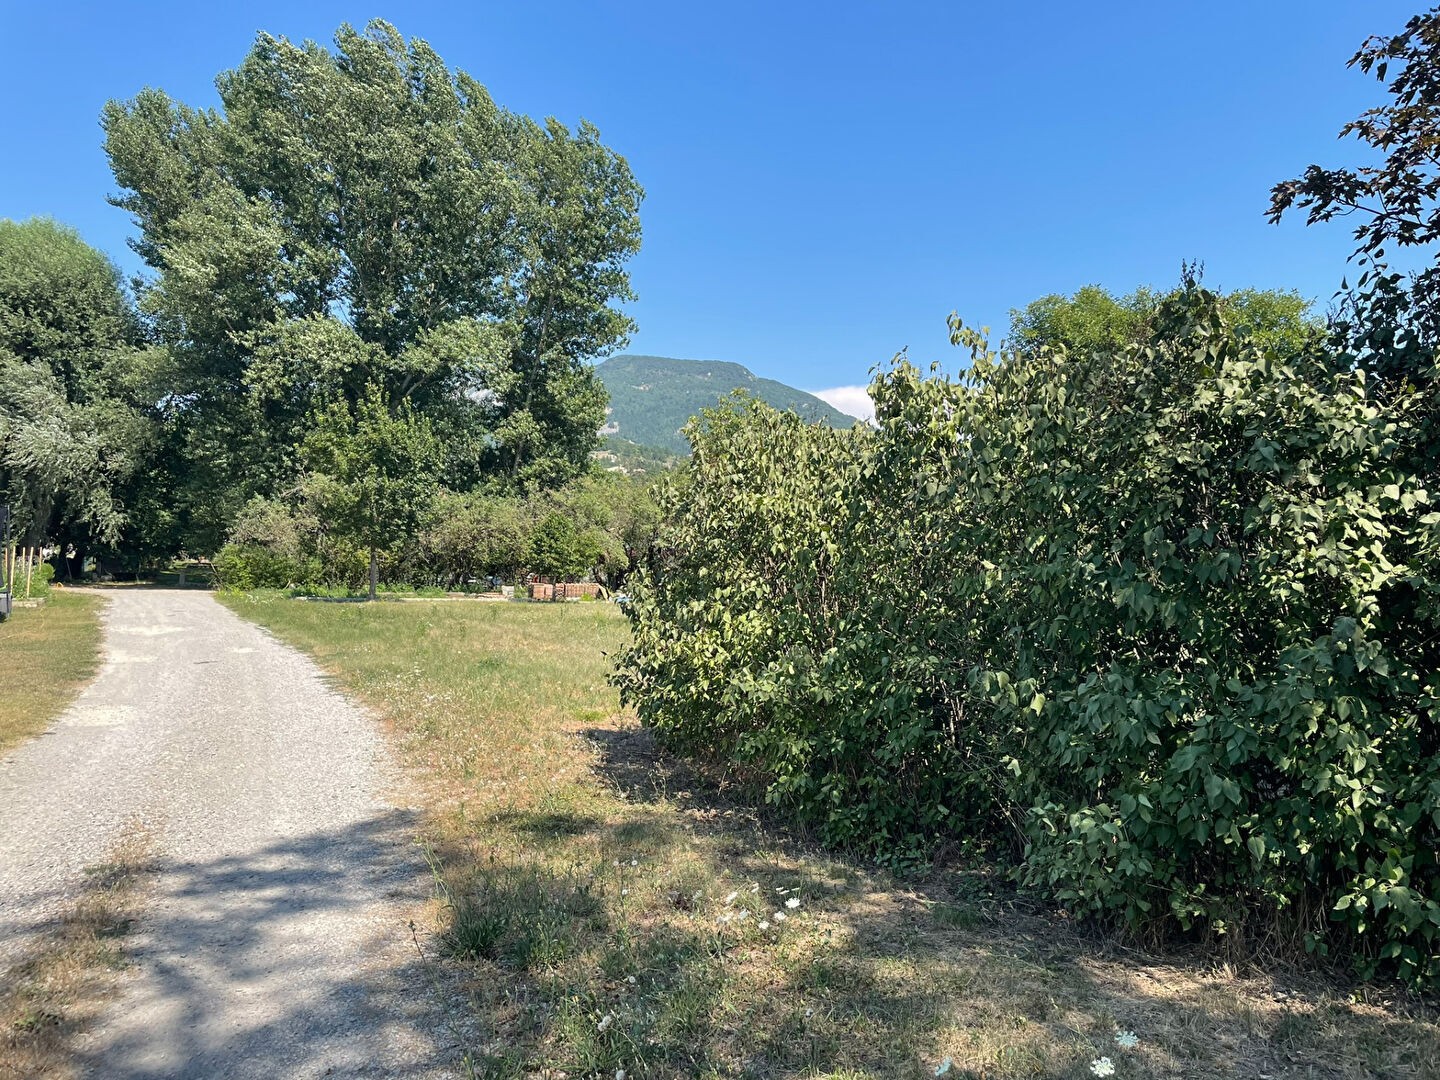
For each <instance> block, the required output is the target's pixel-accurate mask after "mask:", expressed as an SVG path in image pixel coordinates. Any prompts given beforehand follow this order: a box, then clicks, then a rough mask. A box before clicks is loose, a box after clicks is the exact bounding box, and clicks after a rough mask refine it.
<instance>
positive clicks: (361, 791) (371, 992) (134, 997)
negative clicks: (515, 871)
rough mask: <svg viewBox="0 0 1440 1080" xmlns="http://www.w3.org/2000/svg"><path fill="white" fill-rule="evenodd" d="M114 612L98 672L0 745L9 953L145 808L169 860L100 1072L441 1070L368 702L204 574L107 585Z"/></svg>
mask: <svg viewBox="0 0 1440 1080" xmlns="http://www.w3.org/2000/svg"><path fill="white" fill-rule="evenodd" d="M104 623H105V643H106V659H105V663H104V667H103V668H102V669H101V671H100V673H99V675H98V677H97V678H96V680H95V682H94V683H93V684H92V685H91V686H90V687H89V688H88V689H87V690H86V691H85V692H84V693H83V694H82V695H81V696H80V697H79V698H78V699H77V700H76V702H75V703H74V705H73V706H72V707H71V708H70V709H69V710H68V711H67V712H66V713H65V714H64V716H62V717H61V719H60V720H59V721H58V722H57V723H56V725H55V726H54V727H53V728H52V729H51V730H50V731H48V732H47V733H45V734H44V735H42V736H40V737H38V738H36V739H34V740H32V741H31V742H29V743H27V744H26V745H24V746H22V747H20V748H19V749H18V750H16V751H14V752H12V753H11V754H10V755H9V756H8V757H6V758H5V759H4V760H3V761H0V971H3V969H4V967H5V966H7V965H8V964H9V963H11V962H12V961H13V960H14V959H15V958H16V957H17V956H20V955H22V954H23V952H24V951H25V950H26V949H27V948H29V947H31V946H32V945H33V943H34V941H35V939H36V934H37V933H40V932H41V931H43V929H44V928H45V926H46V925H47V924H48V923H50V922H51V921H52V920H54V919H55V918H56V916H57V914H58V913H60V912H62V911H63V910H64V909H65V907H66V905H67V904H68V903H69V902H71V901H72V900H73V898H74V897H75V896H76V895H77V893H78V892H79V890H80V889H81V888H82V886H83V884H84V879H85V869H86V867H88V866H93V865H95V864H98V863H101V862H103V861H104V860H105V859H106V857H107V854H108V853H109V852H110V851H112V850H114V849H115V848H116V846H117V845H118V844H119V843H120V841H122V840H123V839H124V838H125V837H126V836H127V835H130V834H132V833H134V832H136V831H144V832H147V833H148V835H149V837H150V842H151V845H152V848H151V850H152V852H153V855H154V857H155V861H156V865H157V867H158V872H157V874H156V875H155V879H154V881H153V882H152V883H151V885H150V887H149V891H148V899H147V901H146V904H145V913H144V915H143V916H142V919H141V925H140V927H139V929H138V932H137V934H136V936H135V938H134V939H133V941H132V942H131V943H130V944H131V951H132V956H133V961H134V963H133V968H132V970H131V971H130V972H128V973H127V974H126V975H124V976H122V980H121V989H120V992H119V994H118V996H117V998H116V1000H114V1002H113V1003H112V1004H111V1005H110V1006H108V1007H107V1009H106V1012H105V1014H104V1016H103V1019H102V1021H101V1022H100V1023H99V1024H97V1025H96V1026H95V1027H94V1028H93V1029H92V1030H91V1031H90V1032H89V1033H88V1034H87V1035H86V1036H85V1037H84V1040H83V1044H82V1046H81V1048H80V1050H81V1061H82V1066H83V1068H84V1070H85V1071H86V1072H87V1073H88V1074H89V1075H92V1076H95V1077H104V1078H106V1080H138V1078H141V1077H144V1078H147V1080H158V1078H160V1077H197V1078H198V1077H206V1078H210V1077H215V1078H219V1077H247V1078H248V1077H256V1078H259V1077H265V1078H267V1080H268V1078H278V1077H287V1078H288V1077H312V1076H327V1077H361V1076H363V1077H399V1076H404V1077H431V1076H444V1075H449V1072H448V1070H447V1068H446V1065H447V1062H449V1061H450V1060H451V1058H452V1057H453V1049H452V1047H451V1045H450V1043H451V1040H450V1039H449V1038H448V1037H447V1035H446V1027H445V1024H444V1023H443V1021H442V1017H441V1016H440V1015H439V1014H438V1012H437V1011H436V1008H435V1006H434V1003H433V1000H432V995H431V993H430V991H429V981H428V978H427V974H426V971H425V969H424V966H423V965H422V964H421V963H420V962H419V959H418V957H417V954H416V952H415V949H414V946H413V944H412V943H411V941H410V936H409V929H408V926H407V920H408V917H409V914H410V912H411V910H412V907H411V906H412V905H413V904H414V903H415V902H417V901H418V900H419V899H420V898H422V897H423V895H424V889H425V874H424V869H425V868H424V865H423V860H422V859H421V857H420V854H419V852H418V851H417V850H416V848H415V847H414V844H413V832H414V829H413V821H412V815H411V814H410V812H408V811H407V810H405V809H404V808H403V807H400V806H396V805H395V804H394V803H393V802H392V801H391V799H392V796H391V793H392V791H393V788H394V782H395V773H394V772H393V770H392V768H391V764H390V761H389V759H388V756H387V751H386V747H385V744H384V741H383V738H382V735H381V733H380V731H379V730H378V729H377V727H376V725H375V723H374V722H373V721H372V720H371V719H370V718H369V717H367V716H366V715H365V714H364V713H362V712H361V711H360V710H359V709H357V708H356V707H355V706H353V705H352V704H351V703H349V702H348V701H347V700H346V699H345V698H344V697H342V696H341V695H340V694H339V693H337V692H336V691H334V690H333V689H331V688H330V687H329V686H327V685H326V683H325V682H324V680H323V679H322V677H321V675H320V673H319V671H318V670H317V669H316V667H315V666H314V664H313V663H312V662H311V661H310V660H309V659H307V658H306V657H304V656H302V655H300V654H299V653H297V652H295V651H294V650H292V649H290V648H288V647H286V646H284V645H281V644H280V643H278V642H277V641H275V640H274V639H273V638H271V637H270V636H269V635H267V634H266V633H264V632H263V631H261V630H260V629H258V628H257V627H255V626H252V625H251V624H249V623H247V622H245V621H244V620H242V619H239V618H237V617H236V616H235V615H233V614H232V613H231V612H229V611H228V610H226V609H225V608H224V607H222V606H221V605H220V604H218V603H217V602H216V601H215V600H214V598H213V597H212V596H210V595H209V594H208V593H205V592H185V591H162V590H115V591H114V592H112V593H110V594H109V606H108V607H107V609H106V612H105V615H104Z"/></svg>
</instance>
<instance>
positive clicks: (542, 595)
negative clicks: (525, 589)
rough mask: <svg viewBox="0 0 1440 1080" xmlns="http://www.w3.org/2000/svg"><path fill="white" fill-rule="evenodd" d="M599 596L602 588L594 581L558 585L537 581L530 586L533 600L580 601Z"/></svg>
mask: <svg viewBox="0 0 1440 1080" xmlns="http://www.w3.org/2000/svg"><path fill="white" fill-rule="evenodd" d="M599 595H600V586H599V585H598V584H596V583H595V582H593V581H562V582H560V583H559V584H558V585H547V584H545V583H544V582H540V581H537V582H536V583H535V584H533V585H531V586H530V599H531V600H579V599H580V598H581V597H582V596H588V597H590V598H591V599H592V600H593V599H595V598H596V597H598V596H599Z"/></svg>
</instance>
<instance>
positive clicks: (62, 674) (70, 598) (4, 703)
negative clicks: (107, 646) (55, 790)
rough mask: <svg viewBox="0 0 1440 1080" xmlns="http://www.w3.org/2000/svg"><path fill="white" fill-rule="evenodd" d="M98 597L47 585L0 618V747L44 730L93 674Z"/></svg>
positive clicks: (3, 748)
mask: <svg viewBox="0 0 1440 1080" xmlns="http://www.w3.org/2000/svg"><path fill="white" fill-rule="evenodd" d="M103 603H104V601H103V600H102V599H101V598H100V597H98V596H95V595H93V594H87V593H78V592H72V591H67V590H63V589H52V590H51V591H50V596H49V599H48V600H46V602H45V604H44V605H43V606H41V607H34V608H31V607H20V608H16V609H15V611H14V612H13V613H12V614H11V616H10V618H8V619H6V620H5V621H4V622H3V623H0V753H4V752H5V751H7V750H9V749H11V748H13V747H14V746H17V745H18V744H19V743H21V742H23V741H24V740H26V739H28V738H30V737H31V736H32V735H35V734H36V733H38V732H41V731H43V730H45V728H46V727H47V726H48V725H49V723H50V722H51V721H52V720H54V719H55V717H56V716H58V715H59V714H60V712H61V710H63V709H64V708H65V706H66V705H68V704H69V703H70V701H71V700H72V699H73V698H74V696H75V694H76V693H77V692H78V691H79V690H80V688H81V687H82V686H84V685H85V683H86V682H88V681H89V679H90V677H91V676H93V675H94V674H95V670H96V668H97V667H98V664H99V657H100V619H99V612H100V606H101V604H103Z"/></svg>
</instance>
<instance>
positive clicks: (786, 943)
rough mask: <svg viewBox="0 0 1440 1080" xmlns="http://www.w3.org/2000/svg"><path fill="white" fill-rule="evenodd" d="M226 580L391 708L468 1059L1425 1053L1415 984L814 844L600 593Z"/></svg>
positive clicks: (919, 1064) (245, 610) (1312, 1069)
mask: <svg viewBox="0 0 1440 1080" xmlns="http://www.w3.org/2000/svg"><path fill="white" fill-rule="evenodd" d="M226 602H227V603H229V604H231V605H232V606H233V607H234V608H235V609H236V610H237V611H239V612H240V613H242V614H244V615H246V616H248V617H250V618H253V619H255V620H257V621H258V622H260V623H261V624H263V625H265V626H266V627H268V628H270V629H271V630H272V631H273V632H274V633H276V634H277V635H278V636H280V637H281V638H283V639H285V640H287V641H290V642H292V643H293V644H295V645H297V646H299V647H301V648H303V649H306V650H308V651H310V652H311V653H312V654H314V655H315V656H316V657H317V658H318V659H319V661H320V663H321V664H322V665H323V666H324V667H326V668H327V669H328V670H329V671H331V672H332V673H333V674H334V675H335V676H336V677H337V678H338V680H339V682H340V683H341V684H342V685H343V686H344V687H346V688H347V689H349V690H350V691H352V692H353V693H355V694H356V695H357V696H359V697H360V698H361V699H363V700H364V701H366V702H367V703H368V704H370V705H371V706H372V707H374V708H375V709H376V710H377V711H379V712H380V713H381V714H382V715H384V716H385V717H387V718H388V719H389V720H390V721H391V722H392V723H393V725H394V728H395V731H396V734H397V737H398V740H399V745H400V746H401V752H402V755H403V757H404V760H405V761H406V763H407V764H408V765H409V766H410V767H411V771H412V773H413V775H414V776H415V777H416V779H417V780H418V781H419V783H420V784H421V785H422V786H423V787H424V789H425V791H426V793H427V797H428V798H427V801H428V807H429V814H428V826H427V828H428V832H429V835H428V840H429V843H430V844H431V845H432V848H433V850H434V853H435V854H434V859H435V869H436V881H437V893H438V895H439V900H437V901H436V911H435V916H436V921H437V927H436V930H437V936H436V938H435V942H436V948H437V949H438V950H439V951H441V952H442V953H444V954H445V955H446V956H447V957H448V963H449V964H450V965H451V966H452V967H454V968H458V969H459V970H460V971H461V972H463V973H464V975H465V978H464V979H463V980H462V984H461V985H462V989H461V990H460V992H461V993H463V994H464V995H465V997H466V998H467V999H468V1000H469V1001H470V1002H471V1003H472V1005H471V1007H472V1008H473V1010H474V1017H473V1018H472V1019H473V1024H472V1027H473V1029H474V1030H475V1031H476V1032H477V1033H478V1034H477V1035H476V1036H475V1038H474V1042H473V1045H471V1046H470V1047H469V1058H468V1061H469V1064H470V1069H471V1072H472V1075H475V1076H483V1077H494V1078H506V1077H536V1078H560V1077H589V1076H604V1077H607V1078H608V1077H610V1076H612V1075H618V1070H623V1071H624V1073H625V1076H626V1077H627V1078H631V1080H636V1078H642V1077H675V1076H687V1077H702V1078H712V1077H713V1078H719V1077H755V1078H781V1077H801V1076H807V1077H831V1078H834V1080H840V1078H848V1080H858V1078H861V1077H921V1076H931V1075H936V1074H937V1069H938V1070H941V1073H940V1074H942V1075H948V1076H951V1077H970V1078H979V1077H985V1078H992V1080H998V1078H1007V1077H1067V1078H1080V1077H1088V1076H1091V1075H1093V1072H1092V1063H1094V1062H1097V1061H1099V1059H1102V1058H1106V1059H1108V1060H1109V1064H1110V1066H1111V1067H1112V1068H1113V1070H1114V1073H1113V1075H1115V1076H1117V1077H1122V1078H1159V1077H1172V1076H1185V1077H1197V1078H1208V1077H1222V1076H1224V1077H1232V1076H1237V1075H1238V1076H1247V1077H1273V1078H1281V1077H1284V1078H1290V1077H1295V1078H1298V1077H1311V1078H1313V1077H1335V1078H1341V1077H1343V1078H1351V1077H1354V1078H1359V1077H1394V1078H1412V1077H1413V1078H1424V1077H1435V1076H1440V1066H1437V1063H1440V1025H1437V1021H1436V1013H1435V1012H1434V1010H1433V1009H1431V1008H1430V1007H1428V1006H1426V1005H1425V1004H1424V1003H1421V1002H1417V1001H1414V1000H1411V999H1408V998H1405V997H1402V996H1399V995H1398V994H1396V993H1392V992H1390V991H1388V990H1384V989H1379V988H1354V987H1349V988H1347V987H1344V986H1341V985H1339V984H1330V983H1326V982H1323V981H1320V980H1319V979H1317V978H1316V977H1314V976H1313V975H1312V976H1304V975H1301V974H1299V973H1293V972H1291V973H1283V972H1282V973H1269V974H1262V973H1244V974H1241V973H1237V972H1235V971H1232V970H1229V969H1227V968H1225V967H1217V966H1215V965H1214V964H1212V963H1207V962H1205V961H1203V960H1196V961H1194V962H1191V961H1187V960H1185V959H1184V958H1177V957H1174V956H1170V957H1166V958H1157V957H1153V956H1147V955H1143V954H1140V953H1136V952H1133V951H1129V950H1125V949H1122V948H1120V947H1119V946H1117V945H1115V944H1113V943H1107V942H1105V941H1103V940H1100V939H1098V938H1096V937H1093V936H1091V935H1089V934H1087V933H1086V932H1084V931H1083V930H1081V929H1077V928H1075V927H1073V926H1072V925H1071V924H1070V923H1069V922H1067V921H1066V920H1065V919H1064V918H1063V917H1062V916H1060V915H1059V914H1058V913H1054V912H1048V911H1045V910H1039V909H1033V908H1030V907H1028V906H1026V905H1024V904H1022V903H1020V902H1019V901H1018V900H1017V899H1016V898H1015V897H1014V896H1013V894H1011V893H1010V892H1009V891H1008V890H1006V889H1004V888H1002V887H998V886H996V885H995V883H994V882H993V881H992V880H991V879H990V878H989V877H988V876H987V875H986V873H985V872H984V869H983V868H965V867H954V866H951V867H945V868H939V869H937V870H936V871H935V872H934V873H932V874H931V876H930V877H929V878H928V879H926V880H924V881H918V882H916V881H911V882H899V881H896V880H893V879H891V878H889V877H887V876H885V875H884V874H881V873H878V872H875V871H873V870H871V869H869V868H867V867H865V866H861V865H857V864H853V863H850V862H847V861H845V860H844V859H842V858H837V857H834V856H833V855H827V854H825V853H823V852H821V851H818V850H816V849H814V848H812V847H809V846H807V845H806V844H805V843H803V842H802V841H800V840H797V839H796V838H795V837H793V836H792V835H791V834H788V833H787V832H786V831H785V830H783V829H780V828H777V827H774V826H773V824H772V823H770V822H768V821H767V820H765V819H764V817H763V816H762V815H759V814H757V813H756V812H755V810H754V809H753V808H752V807H751V806H750V805H749V804H748V803H746V802H745V801H744V800H743V799H740V798H730V797H728V796H727V792H726V791H725V790H724V788H723V786H721V787H717V786H715V785H714V784H710V783H706V782H702V781H701V780H700V779H698V778H697V777H695V776H693V775H691V774H690V773H688V772H687V771H686V770H685V768H684V767H683V766H682V765H680V764H679V763H677V762H675V761H673V760H672V759H670V758H668V757H667V756H666V755H664V754H663V753H661V752H659V751H657V749H656V748H655V747H654V746H653V744H652V743H651V740H650V739H649V736H648V734H647V733H646V732H644V731H642V730H640V729H638V728H637V726H636V724H635V723H634V720H633V718H632V717H630V716H629V715H627V714H626V713H624V712H623V711H621V710H620V708H619V706H618V702H617V700H616V696H615V693H614V691H613V690H612V689H611V688H609V687H608V686H607V685H606V683H605V673H606V668H607V661H606V659H605V655H604V654H605V653H606V652H608V651H613V650H614V649H615V648H617V647H618V646H619V645H620V644H621V643H622V642H623V640H624V637H625V634H626V632H627V631H626V627H625V624H624V622H623V620H622V619H621V618H620V617H619V616H618V615H617V614H616V613H615V612H614V610H613V609H612V608H610V607H608V606H603V605H583V606H582V605H553V606H552V605H511V604H484V605H472V604H455V603H445V602H436V603H428V602H417V603H411V604H395V605H388V604H368V605H327V604H313V603H304V602H296V601H289V600H283V599H277V598H274V597H264V596H261V597H229V598H227V600H226ZM782 916H783V917H782ZM1119 1032H1134V1033H1135V1035H1136V1036H1137V1037H1138V1045H1136V1046H1135V1047H1134V1048H1133V1049H1127V1048H1125V1047H1122V1046H1121V1045H1120V1044H1118V1043H1117V1041H1116V1035H1117V1033H1119ZM947 1061H948V1062H949V1063H950V1064H949V1065H948V1067H947V1066H946V1064H945V1063H946V1062H947ZM1100 1071H1101V1072H1102V1073H1103V1072H1104V1067H1103V1066H1102V1067H1101V1069H1100Z"/></svg>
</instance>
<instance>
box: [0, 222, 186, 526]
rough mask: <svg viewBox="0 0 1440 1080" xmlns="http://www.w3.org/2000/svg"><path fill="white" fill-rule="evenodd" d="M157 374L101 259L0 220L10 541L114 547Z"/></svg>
mask: <svg viewBox="0 0 1440 1080" xmlns="http://www.w3.org/2000/svg"><path fill="white" fill-rule="evenodd" d="M162 366H163V358H162V357H161V356H160V355H159V354H157V353H156V352H155V351H153V350H149V349H147V348H145V346H144V342H143V337H142V333H141V324H140V322H139V320H138V319H137V318H136V315H135V312H134V310H133V309H132V307H131V305H130V301H129V297H128V296H127V295H126V293H125V290H124V288H123V286H122V285H121V282H120V275H119V273H118V272H117V271H116V269H115V267H114V266H113V265H112V264H111V263H110V261H109V260H108V259H107V258H106V257H105V256H104V255H103V254H101V253H100V252H98V251H96V250H95V249H94V248H92V247H90V246H89V245H88V244H86V243H85V241H84V240H82V239H81V238H80V236H79V234H78V233H76V232H75V231H74V230H73V229H69V228H66V227H65V226H63V225H59V224H57V223H56V222H54V221H51V220H48V219H45V218H32V219H31V220H29V221H24V222H14V221H8V220H0V500H3V501H5V502H8V503H9V504H10V505H11V506H12V508H13V510H14V513H15V519H14V520H15V523H16V526H17V529H18V531H19V533H20V535H22V536H25V537H28V538H30V539H32V540H39V539H42V538H45V539H59V540H61V541H63V542H67V543H74V544H77V545H78V546H79V547H81V548H85V547H88V546H89V545H90V544H91V543H92V542H97V541H98V542H113V541H115V540H117V539H118V538H119V536H120V532H121V530H122V528H123V527H124V526H126V524H127V522H129V520H130V518H131V515H130V513H129V512H128V511H127V503H128V502H129V501H130V495H131V494H132V493H131V491H130V490H129V486H130V484H131V481H132V480H134V479H135V478H136V477H137V474H138V473H139V471H140V469H141V467H142V466H143V465H144V464H145V463H146V461H147V459H148V457H149V455H150V453H151V452H152V450H153V424H152V420H153V413H154V408H153V407H154V405H155V402H156V397H155V393H156V391H155V382H156V374H157V371H158V370H159V369H160V368H161V367H162Z"/></svg>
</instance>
